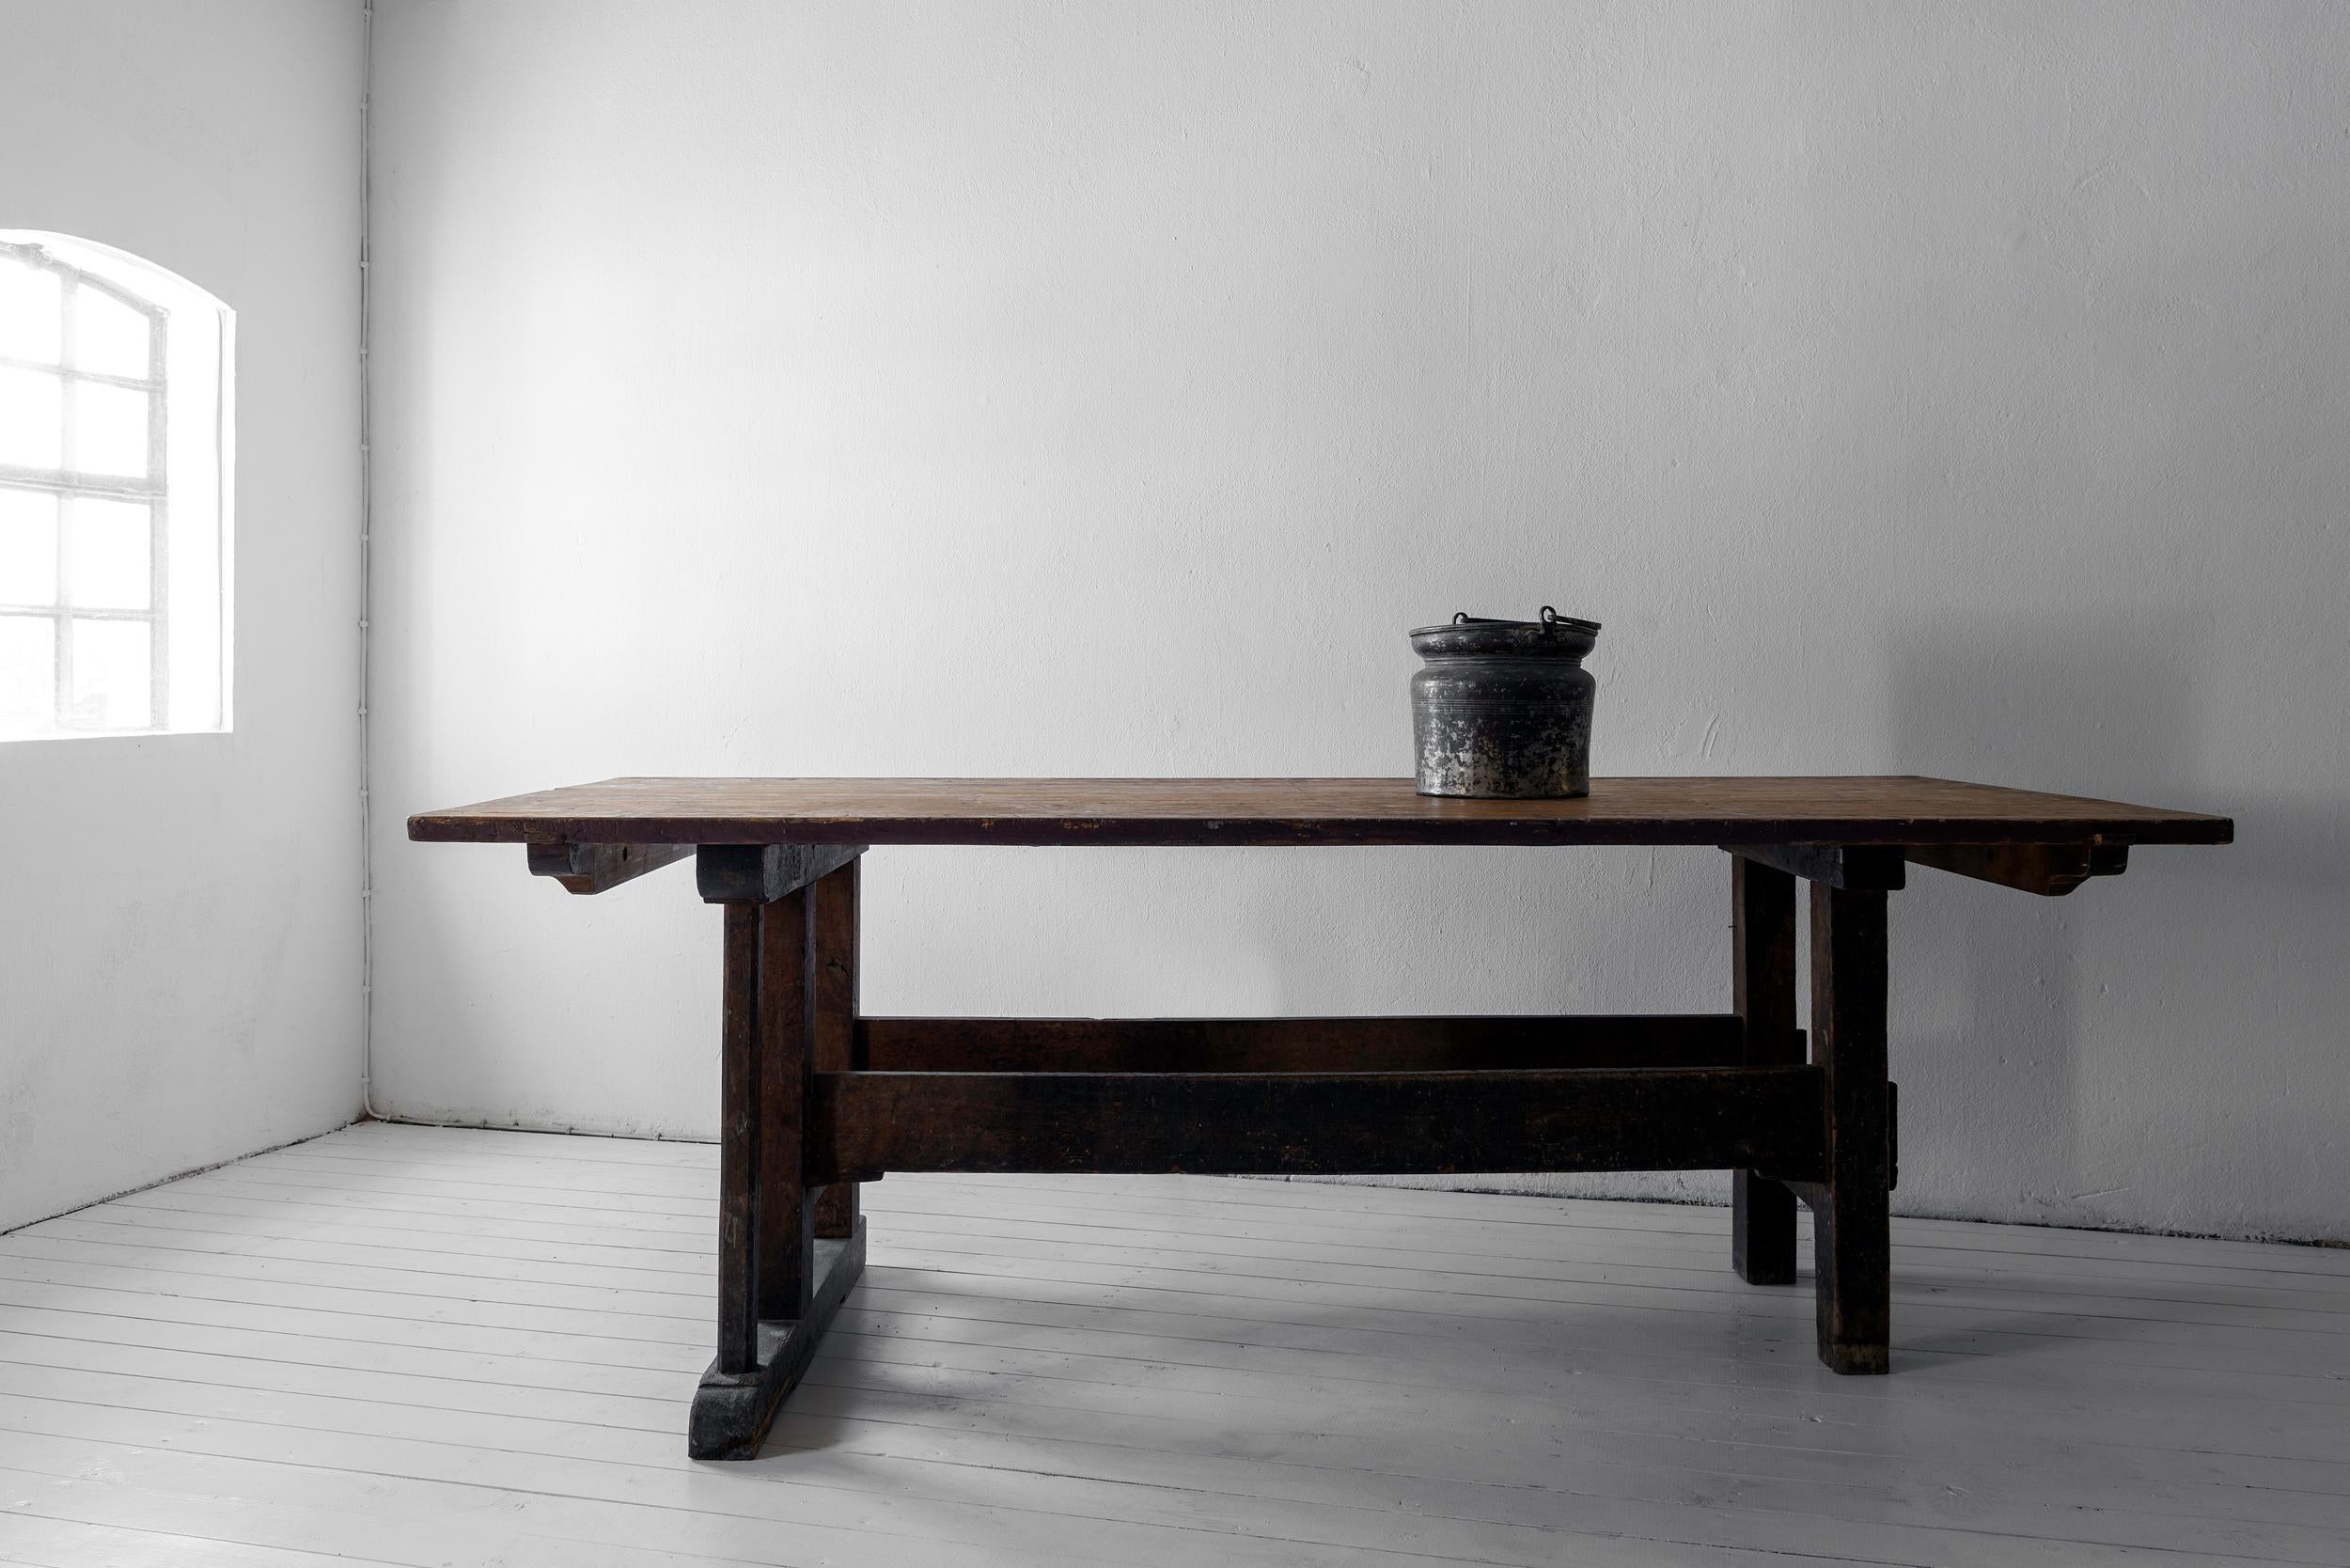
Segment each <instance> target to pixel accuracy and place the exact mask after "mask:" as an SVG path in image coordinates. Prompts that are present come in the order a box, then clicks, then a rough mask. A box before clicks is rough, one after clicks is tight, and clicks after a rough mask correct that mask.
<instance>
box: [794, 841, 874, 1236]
mask: <svg viewBox="0 0 2350 1568" xmlns="http://www.w3.org/2000/svg"><path fill="white" fill-rule="evenodd" d="M863 864H864V861H863V860H862V859H858V860H852V861H850V862H849V863H848V864H847V865H845V866H843V867H841V868H840V869H839V870H837V871H834V872H832V873H831V874H830V875H828V876H825V877H823V878H822V879H820V880H819V881H818V882H817V883H816V884H815V886H812V887H810V888H809V889H808V892H809V893H810V895H812V896H813V897H814V899H815V900H816V915H815V926H816V955H815V967H814V970H813V973H814V974H815V976H816V1046H815V1049H816V1070H817V1071H818V1072H820V1073H847V1072H854V1071H857V1070H858V1069H861V1068H863V1067H864V1065H865V1061H864V1053H863V1051H862V1050H861V1049H860V1048H859V1046H858V1044H857V1037H856V1021H857V1007H858V1002H857V927H858V904H859V896H858V895H859V886H858V870H857V869H858V868H859V867H860V866H862V865H863ZM856 1223H857V1184H855V1183H854V1182H840V1183H837V1184H834V1185H832V1186H828V1187H820V1188H818V1189H817V1194H816V1233H817V1234H818V1235H819V1236H825V1237H833V1238H846V1237H849V1236H852V1235H854V1234H855V1233H856Z"/></svg>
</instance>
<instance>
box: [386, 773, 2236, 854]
mask: <svg viewBox="0 0 2350 1568" xmlns="http://www.w3.org/2000/svg"><path fill="white" fill-rule="evenodd" d="M2234 832H2235V826H2234V823H2232V822H2230V821H2229V820H2228V819H2227V818H2225V817H2212V816H2203V815H2201V814H2199V813H2196V812H2191V811H2164V810H2157V809H2154V808H2151V807H2144V806H2124V805H2122V804H2120V803H2119V802H2115V801H2109V800H2088V799H2084V798H2082V797H2080V796H2077V795H2051V794H2041V793H2038V792H2033V791H2029V790H2009V789H2001V788H1999V787H1998V786H1995V785H1989V784H1966V783H1960V782H1958V781H1956V780H1953V779H1947V778H1917V777H1900V776H1886V777H1873V776H1872V777H1828V778H1595V779H1593V780H1592V781H1591V792H1590V794H1589V795H1588V796H1585V797H1583V798H1581V799H1578V800H1451V799H1438V798H1435V797H1433V796H1429V795H1422V794H1418V793H1415V792H1414V791H1413V788H1412V781H1411V780H1410V779H1408V778H613V779H607V780H605V781H604V782H603V783H601V784H576V785H572V786H570V787H568V788H565V789H560V790H542V791H540V792H537V793H534V794H526V795H513V796H510V797H509V798H507V799H505V800H493V801H487V802H484V803H483V804H481V805H478V806H465V807H459V808H455V809H453V810H447V811H427V812H424V813H422V814H421V815H418V816H415V817H411V818H410V819H409V820H408V836H409V837H410V838H411V839H420V840H428V841H441V842H449V841H455V842H474V843H561V842H572V843H606V844H2088V843H2106V844H2224V843H2227V842H2229V841H2230V840H2231V839H2233V837H2234Z"/></svg>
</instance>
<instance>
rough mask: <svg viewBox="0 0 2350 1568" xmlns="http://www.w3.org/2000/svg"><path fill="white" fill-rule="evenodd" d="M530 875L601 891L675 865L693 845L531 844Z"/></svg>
mask: <svg viewBox="0 0 2350 1568" xmlns="http://www.w3.org/2000/svg"><path fill="white" fill-rule="evenodd" d="M528 848H529V850H530V874H531V875H533V876H551V877H553V878H555V880H556V881H557V882H559V883H561V884H562V885H563V886H564V888H565V890H566V891H568V892H572V893H601V892H603V891H605V890H606V889H607V888H612V887H618V886H619V885H620V884H621V883H623V882H634V881H635V880H636V879H637V878H638V877H640V876H643V875H644V874H645V873H646V872H647V871H657V870H660V869H661V868H662V867H664V866H673V865H675V864H677V863H678V862H679V861H681V860H682V859H684V858H685V857H686V856H687V855H691V854H693V853H694V846H693V845H691V844H571V843H561V844H532V845H530V846H528Z"/></svg>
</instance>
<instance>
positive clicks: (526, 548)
mask: <svg viewBox="0 0 2350 1568" xmlns="http://www.w3.org/2000/svg"><path fill="white" fill-rule="evenodd" d="M378 51H379V55H378V57H379V64H380V71H381V75H380V83H379V90H378V97H377V102H378V110H379V112H378V118H377V123H376V133H375V147H376V164H375V168H374V175H375V181H376V184H375V193H376V195H375V201H376V205H375V208H374V212H373V218H374V222H375V225H376V229H375V233H376V256H377V259H378V269H377V281H378V286H379V292H378V296H377V298H378V303H379V310H380V313H379V315H378V317H377V321H376V327H375V334H376V338H375V340H376V343H377V345H378V353H377V357H376V370H377V380H376V383H375V393H376V397H377V400H378V401H377V407H378V410H379V425H378V429H377V447H376V454H377V478H378V490H377V493H376V504H377V508H378V512H377V531H376V548H377V551H378V561H377V567H378V577H377V582H378V592H379V597H378V601H377V604H376V616H375V626H376V629H377V638H378V640H377V643H376V668H377V671H378V687H377V694H376V704H377V706H376V713H377V716H378V719H379V725H378V729H377V730H376V746H375V756H376V758H377V760H378V764H377V767H378V771H377V773H376V776H375V778H374V786H375V795H376V801H377V808H378V813H379V814H378V818H377V823H378V828H377V838H376V842H375V867H376V870H375V875H376V879H377V880H376V886H377V892H378V896H377V899H376V903H375V908H376V914H377V919H378V927H377V939H378V949H377V950H378V955H379V966H378V969H377V974H376V989H375V1030H376V1049H377V1063H376V1065H377V1082H378V1086H379V1095H380V1099H381V1101H382V1103H384V1104H385V1105H388V1106H390V1107H391V1108H393V1109H395V1110H397V1111H399V1112H402V1113H406V1114H409V1115H414V1116H417V1117H425V1118H449V1119H456V1120H467V1121H473V1120H480V1121H493V1122H507V1123H518V1124H522V1125H527V1126H558V1127H571V1126H576V1127H587V1128H598V1129H606V1130H612V1131H620V1132H631V1133H658V1134H662V1135H666V1136H679V1137H707V1136H710V1135H711V1133H712V1132H713V1126H714V1120H715V1119H714V1114H713V1105H714V1095H715V1078H716V1067H715V1064H716V1050H715V1046H716V1032H717V1025H716V986H717V957H716V949H717V935H718V923H717V917H716V916H715V914H714V913H713V912H712V911H709V910H706V909H704V908H703V907H701V906H700V905H699V904H697V902H696V901H695V899H694V895H693V890H692V887H691V879H690V875H689V874H688V873H686V872H684V871H682V870H673V871H668V872H665V873H663V875H662V876H661V877H659V878H656V879H654V880H651V881H649V882H646V883H642V884H638V885H635V886H630V887H628V888H625V889H623V890H621V891H619V892H618V893H615V894H613V895H610V896H607V897H604V898H599V899H595V900H592V901H590V900H580V899H571V898H568V897H567V896H566V895H564V894H562V893H561V892H560V891H558V890H557V889H556V887H555V886H553V885H552V884H550V883H546V882H543V881H534V880H532V879H530V878H528V877H526V876H525V874H524V869H523V856H522V854H521V852H520V851H519V850H515V849H510V848H509V849H487V848H468V847H446V846H430V847H428V846H412V845H409V844H408V843H406V842H405V841H404V840H403V839H402V837H401V828H400V819H401V817H402V816H403V815H404V814H405V813H407V812H410V811H413V810H417V809H421V808H431V807H439V806H446V805H450V804H455V803H457V802H460V801H464V800H470V799H478V798H480V797H484V796H488V795H493V794H498V793H504V792H511V791H518V790H525V789H531V788H537V787H541V786H546V785H551V784H556V783H561V782H570V781H576V780H583V779H589V778H595V777H601V776H607V775H612V774H619V773H629V772H646V773H683V774H692V773H754V774H756V773H768V774H794V773H834V774H858V773H876V774H886V773H967V774H1240V773H1274V774H1283V773H1293V774H1356V773H1371V774H1396V773H1402V772H1403V771H1405V770H1406V768H1407V767H1408V764H1409V741H1408V733H1409V731H1408V725H1407V722H1406V711H1405V706H1404V682H1405V680H1406V678H1407V676H1408V674H1409V672H1410V669H1411V667H1412V662H1411V660H1410V658H1409V655H1408V651H1407V649H1406V647H1405V645H1404V641H1403V635H1402V634H1403V631H1404V629H1405V628H1407V627H1410V626H1413V625H1416V624H1419V623H1423V622H1426V621H1430V620H1434V619H1439V618H1442V617H1444V616H1447V615H1449V614H1450V612H1452V611H1453V610H1455V609H1469V610H1473V611H1479V612H1482V613H1487V614H1505V613H1513V612H1514V613H1522V614H1523V613H1530V612H1531V611H1532V610H1533V609H1534V608H1535V607H1536V606H1537V605H1538V604H1543V603H1551V604H1558V605H1559V607H1560V608H1561V609H1565V610H1568V611H1571V612H1573V613H1575V614H1580V615H1587V616H1590V617H1594V618H1596V619H1600V620H1603V621H1605V622H1606V634H1605V635H1604V637H1603V638H1602V641H1601V644H1600V651H1599V653H1598V654H1597V656H1596V657H1595V658H1594V660H1593V667H1594V669H1595V671H1596V672H1597V674H1598V676H1599V679H1600V683H1601V684H1600V692H1601V696H1600V711H1599V724H1598V739H1597V765H1598V771H1600V772H1602V773H1618V774H1623V773H1667V774H1681V773H1687V774H1697V773H1770V772H1839V771H1848V772H1876V771H1903V772H1911V771H1914V772H1931V773H1944V774H1952V775H1957V776H1970V777H1977V778H1986V779H1992V780H1998V781H2001V782H2008V783H2013V784H2020V785H2029V786H2036V787H2042V788H2048V789H2055V790H2065V791H2078V792H2093V793H2100V794H2108V795H2114V796H2121V797H2125V798H2129V799H2135V800H2141V801H2147V802H2152V803H2156V804H2163V805H2171V806H2179V807H2192V808H2207V809H2220V810H2227V811H2231V812H2233V813H2234V814H2235V815H2237V816H2238V818H2239V819H2240V822H2241V842H2240V843H2239V844H2238V846H2236V847H2235V848H2233V849H2231V850H2225V851H2185V850H2180V851H2168V852H2165V851H2147V852H2142V853H2141V854H2140V855H2139V857H2138V860H2137V863H2136V864H2135V865H2134V867H2133V869H2132V870H2131V871H2130V873H2129V875H2128V876H2127V877H2126V878H2124V879H2123V880H2122V881H2120V882H2118V883H2100V884H2097V885H2094V886H2091V887H2090V888H2088V889H2086V890H2084V891H2082V892H2080V893H2078V894H2076V895H2075V896H2074V897H2072V898H2070V899H2067V900H2063V901H2060V902H2049V901H2037V900H2032V899H2029V898H2027V897H2025V896H2023V895H2020V894H2014V893H2009V892H2004V891H2000V890H1998V889H1994V888H1990V887H1987V886H1980V885H1977V884H1972V883H1966V882H1962V881H1960V880H1957V879H1954V878H1950V877H1946V876H1942V875H1940V874H1938V873H1933V872H1919V873H1918V874H1917V876H1916V880H1915V882H1914V884H1913V887H1912V890H1911V891H1909V892H1907V893H1905V894H1904V895H1902V896H1901V897H1900V898H1899V899H1898V900H1897V902H1896V905H1895V913H1894V947H1895V955H1894V956H1895V963H1896V976H1895V985H1894V1003H1893V1008H1894V1013H1893V1026H1894V1048H1893V1049H1894V1060H1895V1071H1896V1074H1897V1075H1898V1077H1899V1078H1900V1079H1901V1081H1902V1086H1903V1105H1904V1111H1905V1113H1906V1115H1907V1119H1908V1120H1907V1125H1906V1127H1905V1130H1904V1151H1903V1169H1904V1188H1903V1190H1902V1192H1901V1194H1900V1202H1901V1204H1902V1205H1903V1207H1904V1208H1905V1209H1908V1210H1910V1211H1913V1212H1918V1213H1928V1214H1946V1215H1978V1216H1988V1217H1997V1218H2013V1219H2028V1220H2060V1221H2075V1222H2087V1223H2094V1224H2108V1225H2130V1226H2151V1227H2177V1228H2185V1229H2190V1230H2207V1231H2224V1232H2272V1233H2282V1234H2288V1235H2303V1236H2311V1235H2325V1234H2333V1235H2339V1234H2342V1233H2343V1232H2344V1231H2350V1217H2345V1216H2346V1215H2350V1161H2345V1160H2344V1159H2343V1157H2342V1154H2343V1151H2342V1114H2341V1106H2342V1103H2343V1100H2344V1097H2345V1095H2350V1051H2345V1049H2344V1045H2345V1040H2344V1035H2345V1024H2344V1014H2345V1005H2346V1004H2350V964H2345V963H2344V962H2343V959H2344V955H2345V953H2350V843H2345V833H2344V820H2345V819H2344V810H2345V806H2346V805H2350V783H2345V778H2350V748H2346V747H2345V713H2350V703H2345V700H2344V697H2343V677H2344V675H2345V673H2346V671H2345V663H2346V660H2345V654H2344V651H2343V645H2342V635H2341V612H2342V594H2343V585H2344V584H2345V583H2350V532H2345V530H2344V528H2343V526H2342V515H2343V510H2344V500H2345V479H2350V441H2346V440H2345V439H2344V438H2343V431H2344V430H2345V428H2350V393H2346V392H2345V376H2344V371H2343V367H2344V366H2345V365H2350V287H2346V285H2345V243H2350V242H2346V239H2345V237H2350V139H2345V138H2346V135H2350V109H2346V108H2345V105H2350V9H2345V8H2339V7H2318V6H2309V5H2263V4H2248V3H2247V4H2232V5H2229V6H2224V7H2222V6H2187V5H2181V6H2157V5H2151V4H2140V3H2135V0H2132V3H2113V4H2079V3H2068V4H2061V5H2047V4H2041V3H2029V4H2021V3H2019V4H2003V5H1987V4H1935V5H1922V4H1921V5H1893V4H1847V5H1834V4H1820V3H1806V4H1787V5H1742V6H1725V5H1717V4H1713V3H1710V0H1705V3H1694V0H1693V3H1682V4H1667V3H1658V4H1643V5H1607V6H1603V5H1595V4H1593V5H1572V4H1549V3H1544V4H1534V5H1510V4H1499V3H1493V0H1479V3H1475V4H1466V3H1463V4H1443V3H1435V0H1411V3H1408V4H1368V3H1363V0H1345V3H1342V4H1328V5H1308V4H1291V5H1281V6H1265V5H1261V4H1253V3H1252V4H1230V5H1215V4H1205V3H1193V4H1183V5H1165V6H1142V7H1137V6H1126V5H1076V6H1047V5H1025V4H1024V5H1012V4H993V3H990V4H982V3H973V0H961V3H955V4H943V3H942V4H924V5H906V4H873V5H862V6H855V7H824V6H802V5H788V6H777V5H750V4H707V3H699V4H678V5H668V6H662V7H644V6H621V5H602V4H579V3H574V0H565V3H563V4H554V3H543V0H480V3H477V4H472V5H466V6H449V5H431V4H420V3H415V0H388V3H385V4H384V5H382V6H381V8H380V23H379V35H378ZM198 275H199V276H200V275H202V274H200V273H199V274H198ZM1727 883H1728V871H1727V869H1726V867H1725V865H1724V863H1723V858H1722V856H1721V855H1718V854H1717V853H1714V852H1709V851H1704V850H1695V849H1691V850H1667V851H1659V852H1655V853H1643V852H1614V853H1592V852H1552V853H1528V852H1517V853H1504V852H1485V853H1474V854H1457V853H1456V854H1448V855H1439V854H1431V853H1415V852H1400V851H1322V852H1289V853H1272V852H1248V851H1229V852H1203V853H1193V854H1189V855H1178V854H1172V853H1155V854H1154V853H1146V852H1122V851H1121V852H1096V853H1088V854H1083V855H1078V854H1072V853H1066V852H1064V853H1060V854H1056V853H1053V852H1048V851H1029V852H984V851H977V850H962V851H956V850H937V851H896V852H889V853H884V854H877V855H874V856H873V857H872V858H871V861H870V868H869V886H870V927H869V942H868V949H867V951H868V963H869V969H868V978H867V997H868V1002H869V1005H870V1007H871V1008H872V1009H873V1010H874V1011H973V1012H997V1011H1003V1012H1009V1011H1039V1012H1066V1013H1088V1012H1105V1013H1137V1014H1149V1013H1183V1012H1217V1011H1230V1012H1272V1011H1285V1010H1295V1011H1452V1010H1484V1009H1490V1010H1552V1009H1576V1010H1584V1009H1589V1010H1624V1009H1642V1008H1657V1009H1694V1008H1712V1007H1716V1006H1720V1005H1723V1004H1724V1003H1725V1002H1726V998H1727V994H1728V987H1729V960H1728V949H1727V936H1726V933H1725V931H1724V929H1723V928H1724V926H1725V924H1726V920H1727V910H1726V903H1725V898H1726V887H1727ZM1521 1180H1523V1179H1521ZM1539 1185H1542V1186H1543V1187H1546V1188H1554V1189H1560V1190H1609V1191H1622V1190H1635V1191H1643V1192H1659V1193H1668V1194H1690V1195H1702V1194H1708V1193H1715V1192H1718V1191H1719V1190H1720V1188H1719V1185H1718V1184H1716V1182H1715V1181H1714V1180H1713V1179H1711V1178H1699V1179H1691V1180H1687V1181H1684V1180H1683V1179H1679V1178H1637V1179H1632V1180H1626V1181H1622V1182H1598V1181H1587V1180H1575V1181H1566V1180H1560V1181H1555V1182H1544V1183H1539Z"/></svg>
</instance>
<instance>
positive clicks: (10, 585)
mask: <svg viewBox="0 0 2350 1568" xmlns="http://www.w3.org/2000/svg"><path fill="white" fill-rule="evenodd" d="M56 602H57V498H56V497H55V495H52V494H50V493H49V492H47V491H45V490H7V489H0V604H55V603H56Z"/></svg>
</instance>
